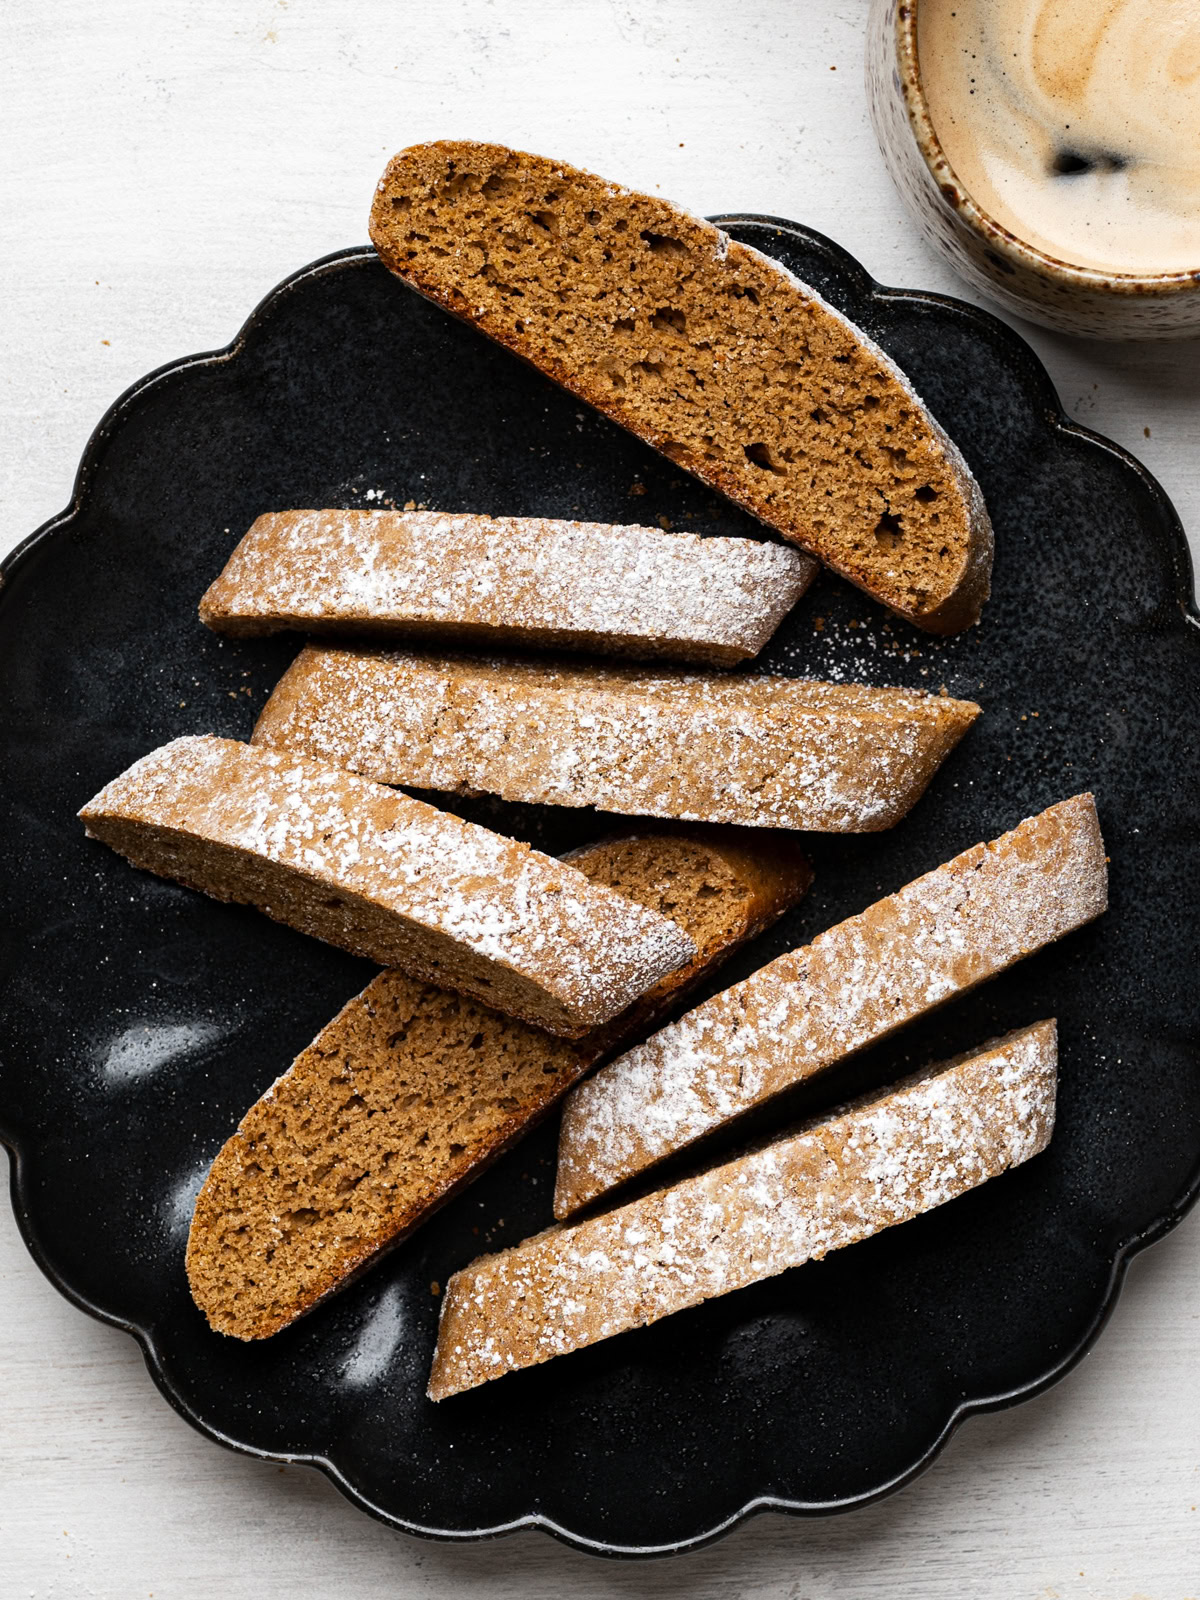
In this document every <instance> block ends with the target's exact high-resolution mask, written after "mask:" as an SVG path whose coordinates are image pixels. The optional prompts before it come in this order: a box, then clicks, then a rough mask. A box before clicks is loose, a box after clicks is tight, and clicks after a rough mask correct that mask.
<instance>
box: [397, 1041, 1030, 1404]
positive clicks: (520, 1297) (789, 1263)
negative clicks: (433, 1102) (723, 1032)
mask: <svg viewBox="0 0 1200 1600" xmlns="http://www.w3.org/2000/svg"><path fill="white" fill-rule="evenodd" d="M1056 1069H1057V1049H1056V1030H1055V1024H1054V1023H1053V1021H1048V1022H1040V1023H1035V1024H1034V1026H1033V1027H1031V1028H1026V1029H1023V1030H1021V1031H1019V1032H1016V1033H1011V1034H1009V1035H1007V1036H1006V1037H1005V1038H1003V1039H998V1040H995V1041H993V1042H992V1043H991V1044H989V1045H984V1046H983V1047H982V1048H981V1049H979V1050H975V1051H972V1052H970V1053H969V1054H968V1055H965V1056H960V1057H958V1058H957V1059H956V1060H954V1061H951V1062H948V1063H945V1064H943V1065H942V1066H938V1067H930V1068H928V1069H927V1070H926V1071H924V1072H921V1073H917V1074H914V1075H913V1076H912V1077H910V1078H908V1079H905V1080H904V1081H903V1082H902V1083H899V1084H896V1085H894V1086H893V1087H892V1088H891V1089H889V1090H886V1091H884V1092H883V1093H882V1094H878V1095H874V1096H868V1097H866V1098H864V1099H863V1100H861V1101H859V1102H857V1103H856V1104H854V1105H851V1106H846V1107H843V1108H841V1109H840V1110H839V1111H835V1112H833V1113H832V1114H830V1115H828V1116H826V1117H823V1118H821V1119H819V1120H817V1121H815V1122H813V1123H811V1124H810V1125H809V1126H807V1127H806V1128H803V1129H801V1130H799V1131H797V1132H795V1133H792V1134H790V1135H787V1136H785V1137H783V1138H781V1139H777V1140H775V1141H774V1142H772V1143H770V1144H767V1145H764V1146H761V1147H760V1148H758V1149H756V1150H752V1151H750V1152H749V1153H748V1154H746V1155H743V1156H740V1157H738V1158H736V1159H735V1160H733V1161H728V1162H726V1163H725V1164H724V1165H722V1166H718V1167H714V1168H712V1169H711V1170H710V1171H708V1172H702V1173H700V1174H699V1175H698V1176H697V1177H693V1178H687V1179H684V1180H683V1181H682V1182H680V1183H677V1184H674V1185H673V1186H671V1187H670V1188H667V1189H660V1190H659V1191H658V1192H657V1193H655V1194H651V1195H647V1196H645V1197H644V1198H642V1199H640V1200H634V1201H631V1202H629V1203H628V1204H627V1205H624V1206H619V1207H618V1208H617V1209H616V1210H613V1211H608V1212H606V1213H604V1214H603V1215H602V1216H598V1217H593V1218H591V1219H590V1220H589V1221H586V1222H580V1223H576V1224H574V1225H571V1224H568V1225H566V1226H558V1227H553V1228H550V1229H548V1230H547V1231H546V1232H544V1233H541V1234H538V1235H536V1236H535V1237H534V1238H532V1239H526V1240H525V1241H524V1243H523V1244H519V1245H515V1246H514V1247H513V1248H512V1249H509V1250H503V1251H500V1252H499V1253H498V1254H496V1255H491V1256H484V1257H482V1258H481V1259H480V1260H478V1261H475V1262H473V1263H472V1264H471V1265H470V1266H469V1267H465V1268H464V1269H463V1270H462V1271H461V1272H456V1273H455V1274H454V1276H453V1277H452V1278H451V1280H450V1282H449V1284H448V1285H447V1288H446V1294H445V1298H444V1299H443V1302H442V1316H441V1323H440V1326H439V1328H438V1342H437V1348H436V1350H435V1352H434V1357H433V1371H432V1374H431V1376H430V1382H429V1397H430V1399H431V1400H444V1399H445V1398H446V1397H447V1396H448V1395H452V1394H457V1393H459V1392H460V1391H462V1390H464V1389H471V1388H474V1387H476V1386H477V1385H478V1384H481V1383H487V1382H488V1381H489V1380H490V1379H492V1378H498V1377H501V1376H503V1374H504V1373H506V1372H512V1371H515V1370H517V1369H518V1368H521V1367H530V1366H535V1365H537V1364H538V1363H539V1362H542V1361H548V1360H549V1359H550V1358H551V1357H552V1356H556V1355H562V1354H565V1353H567V1352H568V1351H571V1350H578V1349H580V1348H582V1347H583V1346H584V1345H589V1344H595V1343H596V1342H597V1341H598V1340H601V1339H608V1338H611V1337H612V1336H613V1335H614V1334H618V1333H623V1332H625V1331H626V1330H627V1329H630V1328H637V1327H643V1326H645V1325H646V1324H647V1323H651V1322H657V1321H658V1320H659V1319H660V1318H661V1317H665V1316H669V1315H670V1314H671V1313H672V1312H675V1311H682V1310H684V1309H685V1308H686V1307H688V1306H694V1305H699V1304H700V1303H701V1302H702V1301H704V1300H708V1299H711V1298H712V1297H713V1296H715V1295H722V1294H728V1293H730V1292H731V1291H732V1290H735V1289H740V1288H744V1287H745V1286H746V1285H747V1284H751V1283H757V1282H759V1281H761V1280H762V1279H763V1278H769V1277H773V1276H774V1275H775V1274H776V1273H780V1272H785V1271H787V1270H788V1269H789V1268H791V1267H797V1266H801V1265H802V1264H803V1263H804V1262H806V1261H811V1260H816V1259H820V1257H822V1256H824V1255H826V1254H827V1253H828V1252H829V1251H830V1250H837V1249H840V1248H842V1247H843V1246H845V1245H848V1244H854V1243H856V1242H857V1241H858V1240H860V1239H866V1238H869V1237H870V1236H871V1235H872V1234H875V1233H879V1232H880V1231H881V1230H883V1229H884V1228H890V1227H894V1226H895V1224H896V1223H899V1222H905V1221H907V1220H908V1219H909V1218H911V1217H915V1216H917V1215H919V1214H920V1213H921V1212H924V1211H929V1210H931V1209H932V1208H933V1207H934V1206H939V1205H942V1204H944V1203H945V1202H946V1201H947V1200H952V1199H954V1198H955V1197H956V1196H958V1195H960V1194H963V1193H965V1192H966V1191H967V1190H969V1189H972V1188H975V1187H976V1186H977V1185H978V1184H980V1183H984V1182H986V1181H987V1180H988V1179H989V1178H992V1177H995V1176H997V1175H998V1174H999V1173H1001V1172H1003V1171H1004V1170H1005V1169H1006V1168H1008V1167H1012V1166H1016V1165H1017V1164H1018V1163H1019V1162H1022V1161H1027V1160H1028V1159H1029V1158H1030V1157H1031V1156H1034V1155H1036V1154H1037V1153H1038V1152H1039V1151H1040V1150H1042V1149H1044V1148H1045V1146H1046V1144H1047V1142H1048V1141H1049V1138H1050V1135H1051V1133H1052V1131H1053V1127H1054V1106H1055V1087H1056V1081H1057V1070H1056Z"/></svg>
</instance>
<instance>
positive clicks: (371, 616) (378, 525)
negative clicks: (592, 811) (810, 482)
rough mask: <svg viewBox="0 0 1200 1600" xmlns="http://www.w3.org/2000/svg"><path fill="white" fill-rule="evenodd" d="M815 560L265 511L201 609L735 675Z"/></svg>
mask: <svg viewBox="0 0 1200 1600" xmlns="http://www.w3.org/2000/svg"><path fill="white" fill-rule="evenodd" d="M816 571H817V566H816V563H815V562H813V561H810V560H809V559H808V557H807V556H801V555H799V554H798V553H797V552H796V551H795V550H786V549H784V548H783V547H782V546H780V545H776V544H767V543H759V542H757V541H755V540H753V539H719V538H711V539H701V538H699V537H698V536H697V535H696V534H693V533H664V532H663V531H662V530H661V529H659V528H640V527H623V526H622V527H614V526H610V525H608V524H604V523H597V522H556V521H551V520H550V519H548V518H545V517H485V516H477V515H451V514H448V513H443V512H434V511H282V512H278V513H271V514H268V515H266V516H261V517H259V518H258V519H257V521H256V522H255V523H254V524H253V526H252V527H251V528H250V531H249V532H248V533H247V534H246V535H245V537H244V538H243V539H242V540H241V542H240V543H239V544H238V546H237V548H236V549H235V550H234V552H233V554H232V555H231V556H230V558H229V561H228V562H227V563H226V566H225V570H224V571H223V572H222V573H221V575H220V577H219V578H217V579H216V581H215V582H214V583H213V584H212V585H211V586H210V588H209V589H208V591H207V592H206V594H205V595H204V597H203V599H202V600H201V601H200V620H201V621H202V622H204V623H206V624H207V625H208V626H209V627H210V628H213V629H215V630H216V631H217V632H219V633H228V634H263V633H276V632H278V631H280V630H281V629H300V630H301V631H304V632H309V633H325V632H338V631H340V632H343V633H368V634H372V635H376V636H381V637H382V636H388V635H409V636H413V637H415V638H417V639H421V638H434V639H439V640H443V639H449V640H457V641H459V642H461V643H464V644H468V645H472V646H484V647H492V648H495V647H499V648H501V649H504V648H509V649H519V648H526V647H529V646H534V647H537V648H539V649H541V648H549V649H568V650H592V651H597V652H599V653H602V654H619V655H632V656H640V657H643V658H654V657H665V658H669V659H672V660H677V661H698V662H705V663H707V664H710V665H714V666H731V665H734V664H735V663H737V662H739V661H744V660H745V659H746V658H747V657H748V656H753V655H757V654H758V652H759V650H761V649H762V647H763V645H764V644H765V643H766V642H767V640H768V639H769V638H770V637H771V635H772V633H774V631H775V629H776V628H777V627H778V625H779V623H780V621H781V620H782V619H783V617H784V616H785V615H786V614H787V612H788V611H789V610H790V609H791V608H792V606H793V605H795V603H796V601H797V600H798V599H799V598H800V596H801V595H802V594H803V593H804V591H805V589H806V588H807V587H808V585H809V583H811V581H812V579H813V576H814V574H815V573H816Z"/></svg>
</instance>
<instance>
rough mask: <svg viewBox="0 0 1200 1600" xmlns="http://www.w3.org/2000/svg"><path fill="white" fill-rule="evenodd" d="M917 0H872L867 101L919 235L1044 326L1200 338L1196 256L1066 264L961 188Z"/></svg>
mask: <svg viewBox="0 0 1200 1600" xmlns="http://www.w3.org/2000/svg"><path fill="white" fill-rule="evenodd" d="M919 4H920V0H872V6H871V14H870V21H869V23H868V28H867V98H868V102H869V104H870V108H871V120H872V122H873V123H874V126H875V133H876V136H877V138H878V140H879V146H880V149H881V150H882V151H883V158H884V161H885V162H886V164H887V168H888V171H889V172H890V173H891V175H892V178H893V180H894V181H895V183H896V187H897V188H898V189H899V190H900V193H901V195H902V196H903V197H904V200H905V202H906V203H907V205H908V206H909V208H910V209H911V211H912V212H913V214H914V216H915V217H916V219H917V221H918V222H919V224H920V226H921V231H922V232H923V233H924V234H925V236H926V237H927V238H928V239H929V240H930V241H931V243H933V244H935V245H936V246H937V247H938V249H939V250H941V251H942V253H943V254H944V255H946V256H948V257H949V259H950V261H951V262H952V263H953V265H954V267H955V268H956V269H957V271H959V272H961V273H962V275H963V277H964V278H966V279H967V280H968V281H969V282H970V283H972V284H974V285H975V286H976V288H978V289H981V290H982V291H983V292H984V293H985V294H987V295H990V296H991V298H992V299H993V300H996V301H998V302H999V303H1000V304H1001V305H1002V306H1003V307H1004V308H1005V309H1006V310H1008V311H1014V312H1016V313H1017V315H1018V316H1022V317H1028V318H1029V319H1030V320H1031V321H1033V322H1040V323H1042V324H1044V325H1045V326H1046V327H1048V328H1057V329H1059V330H1060V331H1061V332H1064V333H1082V334H1088V335H1091V336H1092V337H1093V338H1099V339H1187V338H1196V337H1198V336H1200V262H1198V263H1197V266H1196V270H1195V271H1194V272H1162V273H1132V272H1130V273H1124V272H1105V271H1101V270H1098V269H1095V268H1090V267H1078V266H1072V265H1070V264H1069V263H1068V262H1066V261H1060V260H1058V259H1057V258H1056V257H1054V256H1052V255H1047V254H1046V253H1045V252H1043V251H1041V250H1038V249H1036V248H1035V247H1034V246H1033V245H1030V244H1027V243H1026V242H1025V241H1024V240H1023V239H1020V238H1018V237H1017V236H1016V234H1014V233H1012V232H1011V231H1010V230H1009V229H1008V228H1005V227H1002V226H1001V225H1000V223H998V222H997V221H996V220H995V219H994V218H993V217H991V216H989V215H988V214H987V212H986V211H984V210H982V209H981V207H980V206H979V205H978V204H977V203H976V202H975V201H974V200H973V199H972V197H971V196H970V195H969V194H968V193H967V192H966V190H965V189H964V187H963V185H962V183H961V182H960V181H959V179H958V177H957V175H956V174H955V172H954V170H953V168H952V167H951V165H950V163H949V161H948V160H947V159H946V154H945V151H944V150H943V149H942V146H941V142H940V141H939V139H938V136H937V134H936V133H935V132H934V128H933V122H932V120H931V119H930V115H929V108H928V106H927V105H926V103H925V96H924V93H923V91H922V88H921V72H920V62H919V60H918V55H917V8H918V5H919Z"/></svg>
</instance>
